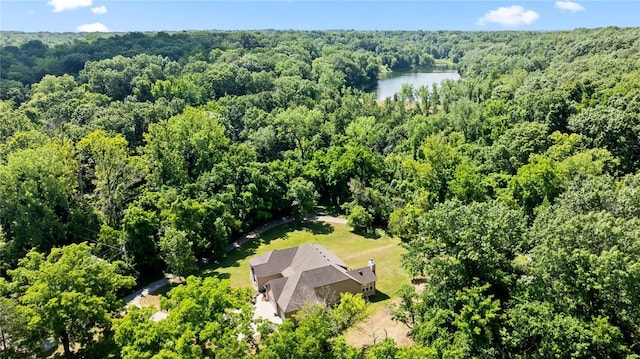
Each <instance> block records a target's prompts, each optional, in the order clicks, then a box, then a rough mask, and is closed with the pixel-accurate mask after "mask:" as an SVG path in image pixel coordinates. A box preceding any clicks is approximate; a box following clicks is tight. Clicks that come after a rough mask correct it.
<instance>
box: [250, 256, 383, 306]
mask: <svg viewBox="0 0 640 359" xmlns="http://www.w3.org/2000/svg"><path fill="white" fill-rule="evenodd" d="M249 264H250V265H251V267H252V268H253V270H254V272H255V274H256V276H258V277H265V276H273V275H276V274H279V275H282V277H280V278H276V279H272V280H270V281H269V285H270V288H271V292H272V295H273V297H274V299H275V301H276V302H277V303H278V305H279V306H280V308H283V310H284V311H285V313H288V312H291V311H294V310H297V309H299V308H300V307H301V306H302V304H303V303H304V302H305V301H308V300H311V299H317V298H315V297H316V295H317V294H318V293H316V290H317V288H320V287H324V286H328V285H331V284H333V283H338V282H342V281H348V280H355V281H357V282H359V283H361V284H364V283H370V282H375V281H376V275H375V273H373V271H372V270H371V268H370V267H364V268H361V269H356V270H351V271H349V270H348V267H347V265H346V264H345V263H344V262H343V261H342V260H341V259H340V258H338V256H336V255H335V254H333V253H332V252H330V251H328V250H327V249H326V248H324V247H323V246H321V245H318V244H314V243H305V244H302V245H300V246H298V247H293V248H287V249H282V250H272V251H269V252H267V253H264V254H261V255H259V256H256V257H254V258H252V259H250V260H249ZM326 294H329V293H325V295H326ZM337 294H338V293H336V295H337Z"/></svg>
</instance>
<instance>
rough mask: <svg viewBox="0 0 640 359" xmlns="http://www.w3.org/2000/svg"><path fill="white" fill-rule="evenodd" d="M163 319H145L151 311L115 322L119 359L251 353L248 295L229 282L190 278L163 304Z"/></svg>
mask: <svg viewBox="0 0 640 359" xmlns="http://www.w3.org/2000/svg"><path fill="white" fill-rule="evenodd" d="M162 307H163V309H166V310H168V311H169V315H168V317H167V318H166V319H163V320H161V321H159V322H154V321H151V320H150V317H151V315H152V314H153V312H152V311H149V310H146V309H142V310H140V309H137V308H130V309H129V313H127V315H125V317H124V318H122V319H119V320H116V322H115V323H114V329H115V340H116V343H118V344H119V345H120V347H121V348H122V351H121V354H122V356H123V358H125V359H129V358H151V357H162V358H194V359H196V358H204V357H208V358H242V357H245V356H246V355H247V354H248V353H249V350H250V346H249V343H248V340H247V338H250V337H251V336H253V335H254V332H253V329H252V328H251V326H250V324H251V316H252V311H251V310H250V307H249V293H248V291H246V290H241V289H235V288H231V287H230V285H229V281H227V280H222V281H221V280H219V279H217V278H206V279H202V278H198V277H193V276H191V277H189V278H187V282H186V284H184V285H181V286H178V287H176V288H174V289H172V290H171V291H170V292H169V293H168V294H167V298H165V299H163V301H162Z"/></svg>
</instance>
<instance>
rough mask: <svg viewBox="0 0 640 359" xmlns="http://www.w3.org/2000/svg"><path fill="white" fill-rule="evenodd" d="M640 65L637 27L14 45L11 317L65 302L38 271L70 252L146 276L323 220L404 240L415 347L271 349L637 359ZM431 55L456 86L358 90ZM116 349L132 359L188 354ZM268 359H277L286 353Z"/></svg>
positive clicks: (46, 328) (73, 325) (105, 323)
mask: <svg viewBox="0 0 640 359" xmlns="http://www.w3.org/2000/svg"><path fill="white" fill-rule="evenodd" d="M639 50H640V29H638V28H629V29H617V28H606V29H595V30H586V29H581V30H575V31H571V32H546V33H529V32H499V33H490V32H473V33H465V32H349V31H331V32H295V31H261V32H193V33H191V32H187V33H175V34H166V33H157V34H140V33H131V34H126V35H122V36H111V37H106V38H97V39H94V40H92V41H91V42H83V41H75V42H72V43H65V44H61V45H55V46H48V45H47V44H45V43H42V42H40V41H34V40H31V41H26V42H24V43H22V45H20V46H5V47H3V48H2V51H1V56H2V62H0V64H1V66H2V71H0V74H1V77H2V78H1V81H2V86H1V92H0V95H1V96H2V102H1V104H0V106H1V108H2V110H1V112H0V116H1V117H2V118H0V226H1V227H0V228H1V229H0V238H2V245H1V246H0V265H1V268H0V269H1V270H2V273H3V277H4V278H6V279H7V281H6V282H4V281H3V282H2V283H0V284H2V285H0V290H2V292H3V294H4V295H5V296H6V298H5V299H6V300H5V301H3V303H4V304H3V305H4V307H3V308H9V309H7V310H6V312H7V313H14V312H15V311H16V310H18V311H24V313H27V314H24V315H23V316H24V317H27V318H38V316H39V317H42V318H44V317H45V314H44V313H43V312H42V311H39V310H44V309H43V305H42V303H44V302H47V300H48V299H47V298H44V299H43V298H36V299H34V298H35V295H34V294H33V293H31V292H30V291H29V289H28V287H29V286H28V285H26V284H27V283H38V285H39V286H42V287H41V288H45V287H47V286H48V285H50V284H51V283H47V282H46V281H44V282H43V280H41V279H38V278H41V277H42V276H38V275H36V274H30V273H38V271H39V270H45V269H46V268H49V269H47V270H53V269H50V268H56V265H57V263H58V261H59V260H58V259H59V258H61V257H65V255H63V254H60V253H67V252H60V250H63V251H64V250H65V248H71V249H67V251H69V254H68V256H69V257H73V256H74V255H76V256H78V255H82V254H77V253H86V251H90V252H91V253H92V255H93V256H96V258H101V260H105V262H107V261H109V262H111V261H113V262H114V263H116V267H117V268H116V269H117V271H118V273H122V274H126V275H128V276H134V277H137V278H138V279H143V280H145V279H147V278H150V277H154V276H157V274H158V273H160V272H161V271H163V270H168V271H171V272H174V273H178V274H187V273H190V271H191V270H192V269H193V268H194V266H195V265H196V263H197V262H198V260H200V259H202V258H210V257H213V258H219V257H220V256H222V255H223V254H224V248H225V246H226V245H227V243H228V242H229V241H230V240H231V239H232V238H235V236H236V235H238V234H239V233H242V232H244V231H246V230H247V229H249V228H252V227H253V226H255V225H257V224H260V223H263V222H265V221H268V220H269V219H271V218H276V217H278V216H281V215H285V214H291V213H294V214H303V213H305V212H308V211H313V209H314V208H315V206H316V205H317V204H321V205H325V206H331V207H334V208H337V209H338V210H339V211H342V212H344V213H345V214H346V215H347V216H348V219H349V224H350V225H351V226H352V227H353V228H354V229H356V230H358V231H364V232H366V231H369V230H371V229H372V228H375V227H384V228H388V229H389V230H390V231H391V232H392V233H394V234H395V235H397V236H399V237H400V238H402V239H403V241H404V242H405V245H406V247H407V254H406V255H405V256H404V259H403V261H404V263H403V264H404V265H405V267H406V269H407V270H408V271H409V273H411V274H412V275H413V276H414V277H415V278H416V279H423V278H424V280H425V282H426V285H425V288H424V290H422V291H420V292H419V293H416V292H415V291H414V290H413V289H412V288H410V287H407V288H405V289H404V290H403V291H402V293H401V296H402V297H403V299H404V300H403V301H402V304H401V305H400V306H399V307H397V308H396V309H395V311H394V315H395V316H396V318H397V319H398V320H401V321H403V322H404V323H405V324H407V325H408V326H410V327H411V328H412V331H411V333H412V336H413V338H414V340H415V342H416V346H415V347H414V348H412V349H406V350H405V349H403V350H399V349H398V348H396V347H395V344H394V343H393V342H392V341H388V340H387V341H384V342H383V343H381V344H379V345H378V346H376V347H375V348H372V349H371V350H368V351H361V350H355V349H353V348H348V347H347V346H346V344H344V343H342V342H334V336H335V335H337V334H338V333H339V331H338V330H335V331H332V332H327V333H325V334H326V335H325V336H323V339H322V342H320V341H318V342H313V336H312V335H309V338H306V335H305V334H304V333H302V332H300V333H298V334H294V333H296V331H295V328H288V327H287V328H288V329H286V330H283V332H282V335H283V337H281V338H279V339H277V338H276V337H274V338H272V339H269V340H272V341H273V343H277V342H278V340H283V341H285V342H287V340H289V341H293V342H288V343H289V344H288V345H293V346H295V345H302V344H303V342H304V345H307V346H310V347H313V348H315V349H314V350H311V349H308V350H305V351H301V352H300V353H298V354H297V355H302V356H301V357H304V355H303V353H309V357H314V358H316V357H318V356H316V355H319V354H318V353H321V355H323V356H326V357H332V356H333V355H334V354H335V355H336V356H338V353H340V354H339V355H341V356H340V357H354V358H360V357H363V356H366V357H372V358H376V357H380V358H382V357H405V356H409V355H418V356H420V357H425V356H431V355H432V356H438V357H440V356H459V357H467V356H488V357H495V356H514V357H515V356H523V357H524V356H534V357H549V356H560V357H569V356H576V357H590V356H596V357H622V356H626V355H640V347H639V346H638V337H639V335H640V331H639V328H638V323H640V313H639V312H638V308H640V291H639V289H638V287H637V283H638V282H639V280H640V272H639V271H638V269H639V268H640V264H639V262H638V258H640V232H639V230H638V229H639V228H640V226H639V225H638V224H639V223H638V217H639V214H640V197H639V195H638V194H639V193H640V175H639V174H638V168H639V167H640V161H639V158H638V157H639V156H640V142H639V141H640V138H639V137H640V63H639V62H638V60H637V59H636V57H637V53H638V52H639ZM435 59H439V60H446V61H449V62H452V63H455V64H456V66H457V68H458V69H459V71H460V72H461V74H462V80H460V81H457V82H454V81H450V80H448V81H445V82H443V83H442V84H441V85H440V86H439V87H433V88H425V87H420V88H413V87H411V86H404V87H403V89H402V91H401V92H400V93H398V94H397V95H396V96H395V97H394V98H388V99H386V100H385V101H376V100H375V98H374V96H373V95H372V94H370V93H367V92H364V91H363V89H366V88H368V87H370V86H371V85H372V84H375V82H376V80H377V76H378V73H379V72H380V71H386V70H395V69H409V68H429V67H432V66H434V63H435ZM82 242H88V243H89V244H90V246H89V247H88V248H89V249H87V248H85V247H82V245H80V246H81V247H77V246H78V245H77V244H75V243H82ZM71 244H74V245H73V246H71V247H70V246H69V245H71ZM54 248H56V249H55V250H54V251H53V252H51V251H52V249H54ZM59 248H62V249H59ZM78 248H80V249H78ZM31 250H33V251H31ZM30 251H31V252H30ZM36 252H38V253H42V254H38V253H36ZM50 252H51V253H56V254H55V255H49V256H47V253H50ZM27 253H29V254H27ZM74 253H76V254H74ZM25 255H26V257H25ZM45 256H47V257H45ZM21 258H24V259H21ZM65 258H66V257H65ZM44 262H51V264H50V266H51V267H49V265H47V266H45V267H46V268H45V267H43V264H42V263H44ZM70 265H71V264H70ZM78 265H80V264H78ZM94 265H95V261H88V262H83V263H82V266H83V268H93V266H94ZM100 268H101V267H100ZM116 269H114V270H116ZM92 270H105V271H106V270H107V269H92ZM108 270H111V269H108ZM52 278H55V276H52ZM127 278H129V277H127ZM52 282H55V281H54V280H53V279H52ZM107 284H108V285H109V286H113V287H118V288H121V287H126V286H128V285H130V284H131V283H130V281H129V280H128V279H126V278H124V279H122V280H120V281H119V282H118V283H112V282H110V283H107ZM107 284H105V285H107ZM70 287H73V286H72V285H70ZM81 287H82V286H81V285H79V287H78V288H81ZM73 288H75V287H73ZM74 290H76V289H74ZM77 290H80V289H77ZM212 290H214V291H215V289H212ZM47 293H54V295H53V297H55V295H57V294H55V293H57V292H56V291H50V292H47ZM63 293H64V290H63V291H62V293H61V294H60V295H64V294H63ZM100 295H102V294H100V293H98V294H96V296H100ZM45 299H47V300H45ZM234 300H235V299H234ZM234 300H230V302H229V303H231V302H234ZM110 301H113V299H112V298H111V299H110ZM234 303H235V302H234ZM177 305H178V304H176V303H174V304H171V307H172V308H173V307H175V306H177ZM116 307H117V306H113V307H111V306H107V307H105V308H106V309H104V311H103V312H104V313H107V312H108V311H109V310H112V309H113V308H116ZM20 308H22V309H20ZM29 308H30V309H29ZM64 310H65V309H64V308H61V309H58V310H57V311H60V312H64ZM21 313H23V312H21ZM101 313H102V312H101ZM104 313H103V314H104ZM216 313H217V314H215V313H214V314H215V316H214V317H215V318H221V317H220V316H221V315H222V314H220V313H218V312H216ZM8 315H9V314H7V316H5V318H9V317H8ZM101 315H102V314H101ZM105 315H106V314H104V315H102V316H101V317H100V318H98V319H99V320H98V319H95V320H93V319H92V320H91V321H89V322H88V323H89V324H87V322H83V321H82V320H79V321H78V320H76V321H70V320H69V321H66V322H65V321H64V320H61V321H60V322H55V321H54V322H55V323H58V324H57V326H55V327H52V326H50V323H49V324H47V325H45V322H46V321H43V320H31V321H29V323H30V325H29V326H22V328H29V333H31V334H29V335H31V336H29V335H27V334H25V333H24V332H22V331H19V330H18V329H15V328H13V327H10V326H5V325H4V324H2V325H3V326H2V330H3V332H6V331H10V329H11V328H13V330H15V332H14V333H9V334H8V335H9V336H10V337H11V338H12V340H11V341H10V342H9V343H10V344H9V345H7V344H6V343H5V347H12V348H13V349H15V350H18V351H29V350H30V349H29V348H30V346H29V344H30V343H31V344H33V342H34V341H33V340H30V339H29V338H32V337H33V335H34V334H33V333H40V334H41V333H49V334H53V335H55V336H57V337H60V338H62V339H61V340H62V341H63V342H64V338H65V333H66V340H67V343H68V342H69V341H71V342H74V341H75V342H76V343H78V344H79V345H80V347H82V348H85V349H86V348H89V347H91V345H90V343H91V342H92V339H93V338H87V337H86V336H84V337H83V336H82V335H79V334H78V335H76V336H75V337H74V338H71V339H69V333H81V332H82V331H83V330H85V331H86V330H88V329H87V325H88V326H91V325H93V324H94V323H95V325H96V326H98V327H100V328H103V329H104V334H105V337H109V333H110V331H109V329H108V328H110V320H109V318H108V316H105ZM134 315H137V316H138V317H136V318H138V319H136V320H142V319H144V318H142V317H143V316H142V315H141V314H140V313H137V314H134ZM323 315H324V314H323ZM318 316H319V317H318ZM318 316H316V317H314V318H316V319H315V320H319V321H320V322H321V321H322V319H317V318H322V315H320V314H318ZM223 317H224V316H223ZM189 318H190V317H189V316H185V317H184V318H181V319H179V320H180V321H182V322H180V323H183V324H184V325H186V326H188V325H190V324H189V320H190V319H189ZM192 318H193V317H192ZM126 320H134V319H132V318H129V319H126ZM176 320H178V319H176ZM221 320H222V319H221ZM310 320H311V319H310ZM98 323H99V325H98ZM172 323H174V325H175V326H174V328H179V327H180V326H179V325H178V324H175V323H177V322H172ZM139 325H143V326H144V325H145V324H144V322H143V321H142V322H140V323H139ZM314 325H315V324H314ZM300 328H306V327H305V326H304V325H301V326H300ZM314 328H315V327H314ZM165 329H166V330H169V328H165ZM165 329H163V330H165ZM132 330H133V329H132ZM198 330H200V329H198ZM203 330H204V329H203ZM243 330H244V329H243ZM184 333H187V334H185V335H191V334H188V333H191V332H184V331H183V332H179V333H178V332H176V333H174V334H175V335H178V334H180V335H182V334H184ZM194 333H195V332H194ZM230 333H231V332H230ZM287 333H289V334H287ZM237 334H238V332H232V333H231V334H229V335H233V336H236V337H237ZM118 335H119V334H117V333H116V336H115V338H116V341H117V342H118V341H119V339H118V338H119V336H118ZM163 335H165V334H163ZM166 335H169V334H166ZM172 335H173V334H172ZM193 335H196V334H193ZM265 335H267V334H265ZM269 335H271V334H269ZM273 335H276V334H273ZM285 335H288V336H285ZM196 336H197V335H196ZM36 337H37V336H36ZM17 338H23V339H24V340H19V339H17ZM120 338H125V337H124V336H121V337H120ZM194 340H195V342H196V344H194V345H196V346H197V345H201V348H200V349H202V350H204V351H205V352H206V350H208V349H207V348H209V349H210V347H207V342H206V341H204V342H198V340H196V339H194ZM305 340H309V341H311V342H305ZM318 340H320V339H318ZM295 341H300V343H299V344H295V343H296V342H295ZM332 343H333V344H332ZM138 344H140V343H138ZM334 344H335V345H334ZM118 345H121V346H126V348H127V349H126V350H123V352H122V353H121V355H122V356H124V357H135V355H136V354H133V353H136V350H141V351H145V352H153V351H154V350H163V351H164V352H165V353H166V352H167V351H168V352H170V351H171V350H178V349H176V347H165V346H162V348H161V347H158V346H153V347H147V348H146V349H145V348H137V349H135V348H134V347H133V346H135V345H136V344H135V343H131V342H128V341H126V340H125V339H121V340H120V341H119V342H118ZM256 345H257V344H256ZM274 345H275V344H274ZM277 347H278V348H285V347H287V345H284V344H282V345H279V346H277ZM338 347H339V348H340V349H339V350H338V349H335V348H338ZM149 348H152V349H149ZM189 348H190V349H189V350H192V349H193V350H195V351H191V352H192V353H196V354H194V355H195V356H196V357H197V353H200V352H199V351H198V350H200V349H197V348H195V347H189ZM274 348H276V346H274ZM274 348H270V349H269V350H267V351H265V353H270V354H269V355H267V354H262V355H264V356H268V357H278V355H279V354H278V353H277V351H276V352H274V350H275V349H274ZM262 349H264V348H263V347H261V346H259V345H257V346H254V347H252V348H249V347H244V346H243V347H242V348H240V349H238V348H237V347H234V349H233V350H234V351H233V353H234V355H236V356H237V353H243V354H242V355H249V354H250V353H252V352H254V351H255V350H262ZM283 350H284V349H283ZM285 353H286V352H285V351H283V352H282V353H280V354H281V355H287V354H285ZM312 353H313V354H312ZM332 353H333V354H332ZM385 353H386V354H385ZM411 353H413V354H411ZM174 355H178V356H180V355H181V354H179V353H177V352H174ZM385 355H386V356H385Z"/></svg>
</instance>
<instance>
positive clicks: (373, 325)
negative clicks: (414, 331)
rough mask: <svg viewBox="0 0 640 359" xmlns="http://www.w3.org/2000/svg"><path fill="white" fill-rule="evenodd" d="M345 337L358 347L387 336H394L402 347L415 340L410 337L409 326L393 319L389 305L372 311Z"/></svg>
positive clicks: (369, 344)
mask: <svg viewBox="0 0 640 359" xmlns="http://www.w3.org/2000/svg"><path fill="white" fill-rule="evenodd" d="M344 338H345V340H346V341H347V343H348V344H349V345H352V346H354V347H356V348H361V347H363V346H367V347H369V346H372V345H373V344H375V343H379V342H381V341H383V340H384V339H385V338H392V339H393V340H395V342H396V344H397V345H398V347H401V348H406V347H409V346H411V345H412V344H413V340H412V339H411V337H409V328H407V326H406V325H404V324H402V323H400V322H396V321H394V320H393V319H391V310H390V309H389V307H388V306H385V307H383V308H381V309H379V310H377V311H375V312H374V313H371V315H369V316H368V317H367V318H365V319H364V320H363V321H361V322H359V323H357V324H356V325H355V326H353V327H352V328H351V329H349V330H348V331H347V332H346V333H345V334H344Z"/></svg>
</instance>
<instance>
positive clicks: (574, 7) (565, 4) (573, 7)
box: [556, 1, 584, 12]
mask: <svg viewBox="0 0 640 359" xmlns="http://www.w3.org/2000/svg"><path fill="white" fill-rule="evenodd" d="M556 7H557V8H558V9H562V10H569V11H573V12H576V11H584V6H582V5H580V4H578V3H577V2H573V1H556Z"/></svg>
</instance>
